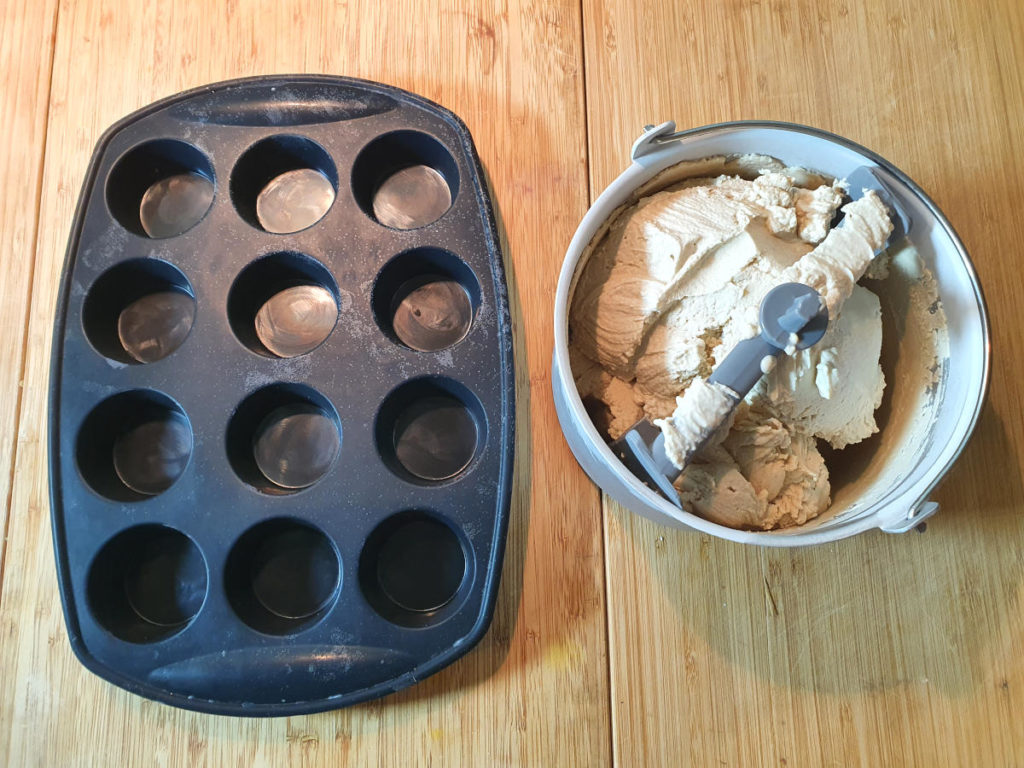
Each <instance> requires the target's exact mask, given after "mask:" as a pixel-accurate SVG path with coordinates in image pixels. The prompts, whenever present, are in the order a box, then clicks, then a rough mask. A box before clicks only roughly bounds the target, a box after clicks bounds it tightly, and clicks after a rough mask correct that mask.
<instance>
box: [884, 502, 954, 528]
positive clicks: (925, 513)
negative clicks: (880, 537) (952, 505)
mask: <svg viewBox="0 0 1024 768" xmlns="http://www.w3.org/2000/svg"><path fill="white" fill-rule="evenodd" d="M938 511H939V504H938V502H935V501H922V502H921V503H920V504H917V505H916V506H914V507H912V508H911V510H910V513H909V514H908V515H906V516H905V517H898V518H896V519H895V520H890V521H888V522H885V523H882V524H881V525H880V526H878V527H879V528H880V529H881V530H883V531H885V532H886V533H906V532H907V531H909V530H910V529H911V528H917V527H918V526H921V525H923V524H924V521H925V520H927V519H928V518H929V517H931V516H932V515H934V514H935V513H936V512H938ZM920 530H921V531H924V529H923V528H921V529H920Z"/></svg>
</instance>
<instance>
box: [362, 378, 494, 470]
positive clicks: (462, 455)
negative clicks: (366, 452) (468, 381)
mask: <svg viewBox="0 0 1024 768" xmlns="http://www.w3.org/2000/svg"><path fill="white" fill-rule="evenodd" d="M375 431H376V439H377V450H378V452H379V453H380V455H381V458H382V459H383V460H384V463H385V464H386V465H387V466H388V468H390V469H391V471H392V472H394V473H395V474H396V475H398V476H399V477H401V478H402V479H403V480H406V481H408V482H411V483H416V484H418V485H434V484H437V483H441V482H444V481H446V480H450V479H452V478H455V477H457V476H458V475H460V474H462V473H463V472H464V471H465V470H466V468H467V467H469V465H470V464H472V462H473V459H474V458H476V456H477V454H478V453H479V451H480V448H481V447H482V446H483V445H484V444H485V442H486V439H487V435H486V431H487V430H486V419H485V416H484V410H483V406H482V405H481V404H480V401H479V400H478V399H477V398H476V396H475V395H474V394H473V393H472V392H470V391H469V390H468V389H466V387H465V386H463V385H462V384H460V383H459V382H457V381H454V380H453V379H446V378H442V377H429V378H421V379H414V380H412V381H410V382H407V383H405V384H403V385H401V386H400V387H398V388H397V389H395V390H394V391H393V392H392V393H391V394H390V395H388V397H387V399H386V400H385V401H384V402H383V403H382V404H381V407H380V410H379V411H378V413H377V424H376V430H375Z"/></svg>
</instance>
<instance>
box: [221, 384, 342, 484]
mask: <svg viewBox="0 0 1024 768" xmlns="http://www.w3.org/2000/svg"><path fill="white" fill-rule="evenodd" d="M227 450H228V460H229V461H230V462H231V466H232V467H233V468H234V470H235V473H236V474H237V475H238V477H239V478H241V479H242V480H243V481H245V482H246V483H248V484H249V485H251V486H252V487H254V488H256V490H258V491H261V492H263V493H270V494H285V493H295V492H296V491H299V490H301V489H303V488H308V487H309V486H311V485H313V484H315V483H316V482H317V481H319V480H320V479H321V478H323V477H324V475H326V474H327V473H328V472H330V470H331V468H332V467H333V466H334V463H335V462H336V461H337V459H338V456H339V455H340V453H341V421H340V419H339V418H338V413H337V411H335V409H334V406H333V405H331V403H330V402H329V401H328V400H327V398H325V397H324V396H323V395H321V394H320V393H319V392H317V391H316V390H314V389H312V388H310V387H307V386H305V385H303V384H272V385H271V386H269V387H264V388H263V389H260V390H257V391H256V392H254V393H252V394H251V395H249V397H247V398H246V399H245V400H243V401H242V403H241V404H240V405H239V406H238V409H237V410H236V411H235V413H234V415H232V417H231V421H230V422H229V423H228V432H227Z"/></svg>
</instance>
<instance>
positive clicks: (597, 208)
mask: <svg viewBox="0 0 1024 768" xmlns="http://www.w3.org/2000/svg"><path fill="white" fill-rule="evenodd" d="M674 128H675V125H674V123H671V122H669V123H663V124H661V125H660V126H657V127H656V128H653V129H651V128H648V129H647V130H646V131H645V133H644V135H643V136H642V137H641V139H639V140H638V141H637V142H636V144H634V147H633V157H634V159H633V162H631V163H630V165H629V166H628V167H627V168H626V169H625V170H624V171H623V172H622V173H621V174H620V175H619V176H618V177H617V178H616V179H615V180H614V181H612V183H611V184H609V185H608V186H607V187H606V188H605V189H604V190H603V191H602V192H601V194H600V195H599V196H598V197H597V199H596V200H595V201H594V203H593V204H592V205H591V207H590V208H589V209H588V211H587V213H586V214H585V215H584V217H583V219H582V220H581V221H580V224H579V226H578V227H577V229H576V232H575V233H574V235H573V238H572V240H571V242H570V243H569V247H568V249H567V251H566V255H565V259H564V261H563V263H562V269H561V272H560V274H559V279H558V285H557V289H556V294H555V311H554V335H555V345H554V353H553V358H552V368H553V376H552V387H553V388H554V389H555V402H556V406H558V407H557V408H556V410H557V411H558V416H559V422H560V424H561V426H562V431H563V433H564V435H565V437H566V440H567V442H568V443H569V445H570V448H571V449H572V451H573V453H574V455H575V456H576V458H577V460H578V461H580V464H581V465H582V466H583V467H584V469H585V470H586V471H587V472H588V473H590V472H591V467H590V466H588V464H589V463H590V462H589V461H588V459H591V460H595V461H597V462H599V463H600V464H601V465H603V469H605V470H608V471H609V472H610V473H611V474H613V475H614V480H615V481H616V482H617V483H619V484H620V485H621V488H616V489H614V491H613V490H610V489H608V488H603V490H605V491H606V492H608V493H609V494H610V495H612V496H613V497H615V498H617V500H618V501H619V502H620V503H622V504H623V505H624V506H626V507H627V508H629V509H630V510H631V511H633V512H635V513H637V514H641V515H643V516H645V517H648V518H650V519H652V520H655V521H657V522H661V523H665V524H669V525H673V526H676V527H686V528H692V529H695V530H698V531H701V532H703V533H707V534H709V535H712V536H717V537H719V538H725V539H728V540H731V541H736V542H740V543H747V544H760V545H765V546H778V547H788V546H797V545H807V544H817V543H823V542H828V541H836V540H839V539H842V538H846V537H848V536H853V535H855V534H858V533H862V532H863V531H866V530H870V529H872V528H883V529H885V528H888V527H890V526H892V528H891V530H894V531H895V530H905V529H907V528H909V527H913V523H912V522H910V524H908V525H901V523H907V522H908V521H911V520H912V518H913V517H914V515H915V513H916V511H917V509H918V508H919V507H920V506H921V505H922V504H923V503H924V502H925V500H926V498H927V496H928V494H929V493H931V491H932V490H933V489H934V488H935V486H936V485H938V483H939V482H940V481H941V480H942V478H943V477H944V476H945V475H946V474H947V473H948V472H949V470H950V468H951V467H952V466H953V464H954V463H955V462H956V460H957V458H959V456H960V455H961V454H962V453H963V450H964V448H965V446H966V445H967V442H968V440H969V439H970V437H971V435H972V434H973V433H974V429H975V427H976V426H977V423H978V419H979V417H980V415H981V409H982V407H983V406H984V403H985V399H986V397H987V395H988V388H989V380H990V372H991V329H990V323H989V318H988V310H987V306H986V302H985V297H984V294H983V292H982V288H981V284H980V282H979V280H978V276H977V273H976V271H975V268H974V265H973V263H972V262H971V259H970V257H969V255H968V254H967V250H966V248H965V247H964V245H963V242H962V241H961V239H960V237H959V235H957V233H956V231H955V229H954V228H953V226H952V224H950V222H949V220H948V219H947V218H946V217H945V215H944V214H943V213H942V211H941V210H940V209H939V207H938V206H937V205H936V204H935V202H934V201H933V200H932V199H931V198H930V197H929V196H928V195H927V194H926V193H925V192H924V190H923V189H921V187H920V186H918V185H917V184H916V183H915V182H914V181H913V180H912V179H911V178H910V177H909V176H907V175H906V174H905V173H903V172H902V171H901V170H899V169H898V168H896V167H895V166H894V165H893V164H892V163H890V162H889V161H888V160H886V159H885V158H883V157H881V156H880V155H878V154H877V153H875V152H873V151H871V150H870V149H867V148H866V147H863V146H861V145H860V144H857V143H856V142H853V141H850V140H849V139H846V138H843V137H842V136H838V135H836V134H834V133H831V132H829V131H825V130H821V129H818V128H812V127H809V126H805V125H800V124H797V123H787V122H780V121H773V120H739V121H732V122H723V123H714V124H711V125H705V126H699V127H696V128H691V129H688V130H684V131H680V132H678V133H671V132H672V131H673V130H674ZM751 129H769V130H777V131H781V132H786V133H797V134H804V135H807V136H811V137H814V138H817V139H822V140H824V141H826V142H829V143H831V144H835V145H837V146H838V147H841V148H844V149H847V150H850V151H852V152H854V153H856V154H857V155H859V156H860V157H861V158H863V159H864V160H865V161H868V162H869V163H874V164H876V165H878V166H879V167H881V168H883V169H884V170H885V171H886V172H888V173H889V174H890V175H891V176H892V177H893V178H894V179H896V180H897V181H898V182H899V184H900V185H902V187H903V191H905V192H907V193H909V194H910V195H912V196H913V197H915V198H917V200H918V201H919V202H920V203H922V204H923V205H924V207H925V208H926V209H927V210H928V212H929V214H930V215H931V217H932V218H933V221H934V223H935V224H936V225H938V227H939V228H940V229H941V230H942V232H943V233H944V234H945V237H946V239H947V240H948V241H949V244H950V245H951V250H949V251H945V252H944V253H947V254H949V255H952V253H953V252H954V251H955V253H956V255H957V256H958V257H959V260H960V266H961V267H962V268H963V271H964V273H965V275H966V277H967V279H968V280H969V282H970V285H971V289H972V292H973V297H974V300H975V305H976V309H977V312H978V317H977V319H978V321H979V322H980V332H981V338H982V342H983V343H982V349H981V378H980V382H979V385H978V386H977V389H976V396H974V398H973V399H974V402H973V408H972V409H971V413H970V417H969V420H968V421H967V422H966V424H964V425H963V426H961V428H960V431H959V434H958V435H957V438H958V439H957V441H956V446H955V448H954V449H953V450H952V451H951V452H949V453H947V455H946V457H945V461H943V462H942V463H941V464H939V463H936V464H933V465H932V466H931V467H930V468H929V470H928V471H927V472H926V473H925V476H924V477H923V478H922V479H921V480H919V481H918V482H917V483H916V484H914V485H912V486H911V487H910V488H907V489H904V490H903V491H900V492H899V493H898V494H897V495H894V496H893V497H892V498H889V497H883V498H882V499H880V500H879V501H878V502H877V503H876V504H875V506H876V507H877V509H876V511H875V512H874V513H873V514H865V515H860V516H858V517H856V518H854V519H852V520H850V521H848V522H840V523H839V524H837V525H835V526H832V527H829V528H826V529H824V530H822V529H820V528H817V527H813V528H804V527H803V526H798V527H795V528H789V529H783V530H781V531H774V532H767V531H743V530H737V529H734V528H729V527H727V526H723V525H720V524H718V523H713V522H711V521H709V520H706V519H704V518H702V517H700V516H698V515H695V514H692V513H690V512H686V511H685V510H680V509H679V508H677V507H675V506H674V505H672V504H670V503H669V502H668V501H667V500H665V499H663V498H662V497H661V496H659V495H657V494H656V493H654V491H652V490H651V489H649V488H648V487H647V486H645V485H643V484H642V483H641V482H640V481H639V480H637V479H636V477H634V476H633V475H632V473H630V472H628V471H627V470H626V469H625V468H624V467H623V466H622V465H621V463H620V462H619V461H618V459H617V458H616V457H615V455H614V454H613V453H612V451H611V449H610V448H609V447H608V445H607V444H606V443H605V442H604V440H603V438H602V437H601V436H600V434H598V432H597V429H596V427H594V425H593V423H592V422H591V420H590V418H589V416H588V415H587V413H586V410H585V409H584V407H583V402H582V400H581V398H580V396H579V392H578V391H577V389H576V383H575V381H574V379H573V376H572V370H571V367H570V364H569V333H568V331H569V327H568V324H569V313H568V310H569V297H570V289H571V287H572V286H573V281H574V276H575V273H576V268H577V265H578V264H579V260H580V257H581V256H582V255H583V252H584V251H585V249H586V247H587V246H588V245H589V244H590V242H591V241H592V240H593V238H594V236H595V235H596V234H597V232H598V231H599V229H600V227H601V225H602V224H603V223H604V222H605V221H606V220H607V219H608V217H609V216H610V215H611V214H612V213H614V211H615V209H616V208H618V207H619V206H620V205H622V204H623V203H624V202H625V201H626V200H627V199H628V197H629V195H630V194H631V193H632V192H633V191H634V190H636V189H637V188H639V187H641V186H642V185H643V184H645V183H646V182H648V181H650V180H651V179H653V178H654V177H655V176H656V175H657V174H658V173H659V172H661V171H662V170H664V169H665V168H668V167H671V166H673V165H675V164H677V163H679V162H683V161H685V160H698V159H701V158H703V157H708V156H710V154H716V153H710V154H709V153H703V154H702V153H700V152H696V153H694V154H692V155H689V156H688V155H686V153H685V151H684V148H685V147H686V146H687V144H688V141H689V140H692V139H694V138H697V137H702V136H706V135H708V134H728V133H731V132H735V131H747V130H751ZM665 133H671V136H670V137H668V138H662V139H661V140H660V141H658V144H660V146H658V145H654V146H653V147H652V148H651V149H649V150H648V151H646V152H644V153H639V154H638V153H637V150H638V149H639V148H640V146H641V144H642V142H643V140H644V138H648V137H660V136H663V135H664V134H665ZM652 144H653V142H652ZM766 151H768V148H766ZM725 154H728V153H725ZM737 154H741V153H737ZM823 170H824V169H823ZM968 405H969V404H968ZM573 433H575V434H573ZM581 453H589V454H590V456H581ZM599 485H600V483H599ZM893 509H895V513H894V512H893V511H892V510H893Z"/></svg>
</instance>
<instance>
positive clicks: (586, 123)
mask: <svg viewBox="0 0 1024 768" xmlns="http://www.w3.org/2000/svg"><path fill="white" fill-rule="evenodd" d="M583 3H584V0H580V5H579V8H580V16H579V18H580V32H579V34H580V81H581V82H582V84H583V138H584V147H583V151H584V152H585V153H586V162H585V163H584V165H583V168H584V172H585V173H584V175H585V176H586V179H587V203H588V205H593V204H594V187H593V174H592V172H591V167H590V164H591V160H592V157H593V153H592V152H591V133H590V108H589V106H588V103H587V90H588V88H589V83H588V81H587V25H586V24H585V23H584V14H585V13H586V10H585V8H584V7H583ZM574 460H575V459H574ZM598 494H599V496H600V499H601V507H600V508H601V568H602V573H603V574H604V647H605V649H606V654H607V656H606V658H605V679H606V682H607V690H608V742H609V743H608V757H609V760H610V761H611V765H612V766H615V765H616V764H617V760H616V754H615V744H616V742H617V739H616V736H615V715H614V711H615V710H614V695H615V694H614V691H613V675H612V646H611V639H612V631H611V622H612V613H611V603H610V602H609V598H610V597H611V592H610V586H609V584H610V578H611V574H610V573H609V570H608V541H607V536H608V525H607V520H608V496H607V495H606V494H605V493H604V491H602V490H600V489H598Z"/></svg>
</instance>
